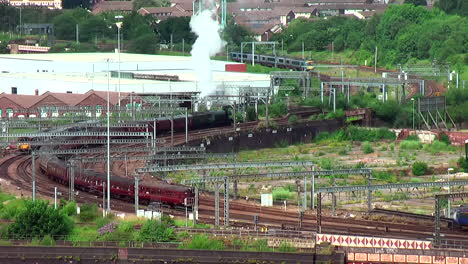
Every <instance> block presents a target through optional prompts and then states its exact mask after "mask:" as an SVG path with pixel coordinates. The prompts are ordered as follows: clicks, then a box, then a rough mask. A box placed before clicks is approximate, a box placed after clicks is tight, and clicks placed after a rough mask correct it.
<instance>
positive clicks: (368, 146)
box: [362, 141, 374, 154]
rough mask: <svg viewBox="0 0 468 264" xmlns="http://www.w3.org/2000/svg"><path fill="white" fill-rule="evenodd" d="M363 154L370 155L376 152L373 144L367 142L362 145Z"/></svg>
mask: <svg viewBox="0 0 468 264" xmlns="http://www.w3.org/2000/svg"><path fill="white" fill-rule="evenodd" d="M362 152H364V154H370V153H373V152H374V149H373V148H372V146H371V144H370V143H369V142H367V141H366V142H364V143H363V144H362Z"/></svg>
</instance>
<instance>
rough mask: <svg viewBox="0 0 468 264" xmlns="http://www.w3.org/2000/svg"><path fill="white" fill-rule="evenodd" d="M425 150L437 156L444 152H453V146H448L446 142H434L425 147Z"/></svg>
mask: <svg viewBox="0 0 468 264" xmlns="http://www.w3.org/2000/svg"><path fill="white" fill-rule="evenodd" d="M424 150H425V151H427V152H429V153H431V154H436V153H441V152H444V151H452V150H453V148H452V147H451V146H448V145H447V144H445V143H444V142H441V141H438V140H434V142H432V143H431V144H427V145H425V146H424Z"/></svg>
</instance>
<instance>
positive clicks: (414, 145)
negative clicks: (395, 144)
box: [400, 140, 423, 150]
mask: <svg viewBox="0 0 468 264" xmlns="http://www.w3.org/2000/svg"><path fill="white" fill-rule="evenodd" d="M422 148H423V144H422V143H421V142H419V141H416V140H403V141H401V142H400V149H406V150H418V149H422Z"/></svg>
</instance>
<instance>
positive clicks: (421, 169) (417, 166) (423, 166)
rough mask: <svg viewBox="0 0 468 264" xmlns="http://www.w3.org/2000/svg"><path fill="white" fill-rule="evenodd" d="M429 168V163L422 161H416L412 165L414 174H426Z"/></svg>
mask: <svg viewBox="0 0 468 264" xmlns="http://www.w3.org/2000/svg"><path fill="white" fill-rule="evenodd" d="M428 169H429V168H428V166H427V163H425V162H422V161H416V162H415V163H413V166H412V171H413V175H415V176H421V175H424V174H426V173H427V172H428Z"/></svg>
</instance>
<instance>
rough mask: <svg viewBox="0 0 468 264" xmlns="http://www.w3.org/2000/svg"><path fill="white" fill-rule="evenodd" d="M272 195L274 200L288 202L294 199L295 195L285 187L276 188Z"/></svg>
mask: <svg viewBox="0 0 468 264" xmlns="http://www.w3.org/2000/svg"><path fill="white" fill-rule="evenodd" d="M272 195H273V200H288V199H292V198H293V197H294V193H293V192H291V191H290V190H288V189H286V188H284V187H279V188H275V189H274V190H273V192H272Z"/></svg>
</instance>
